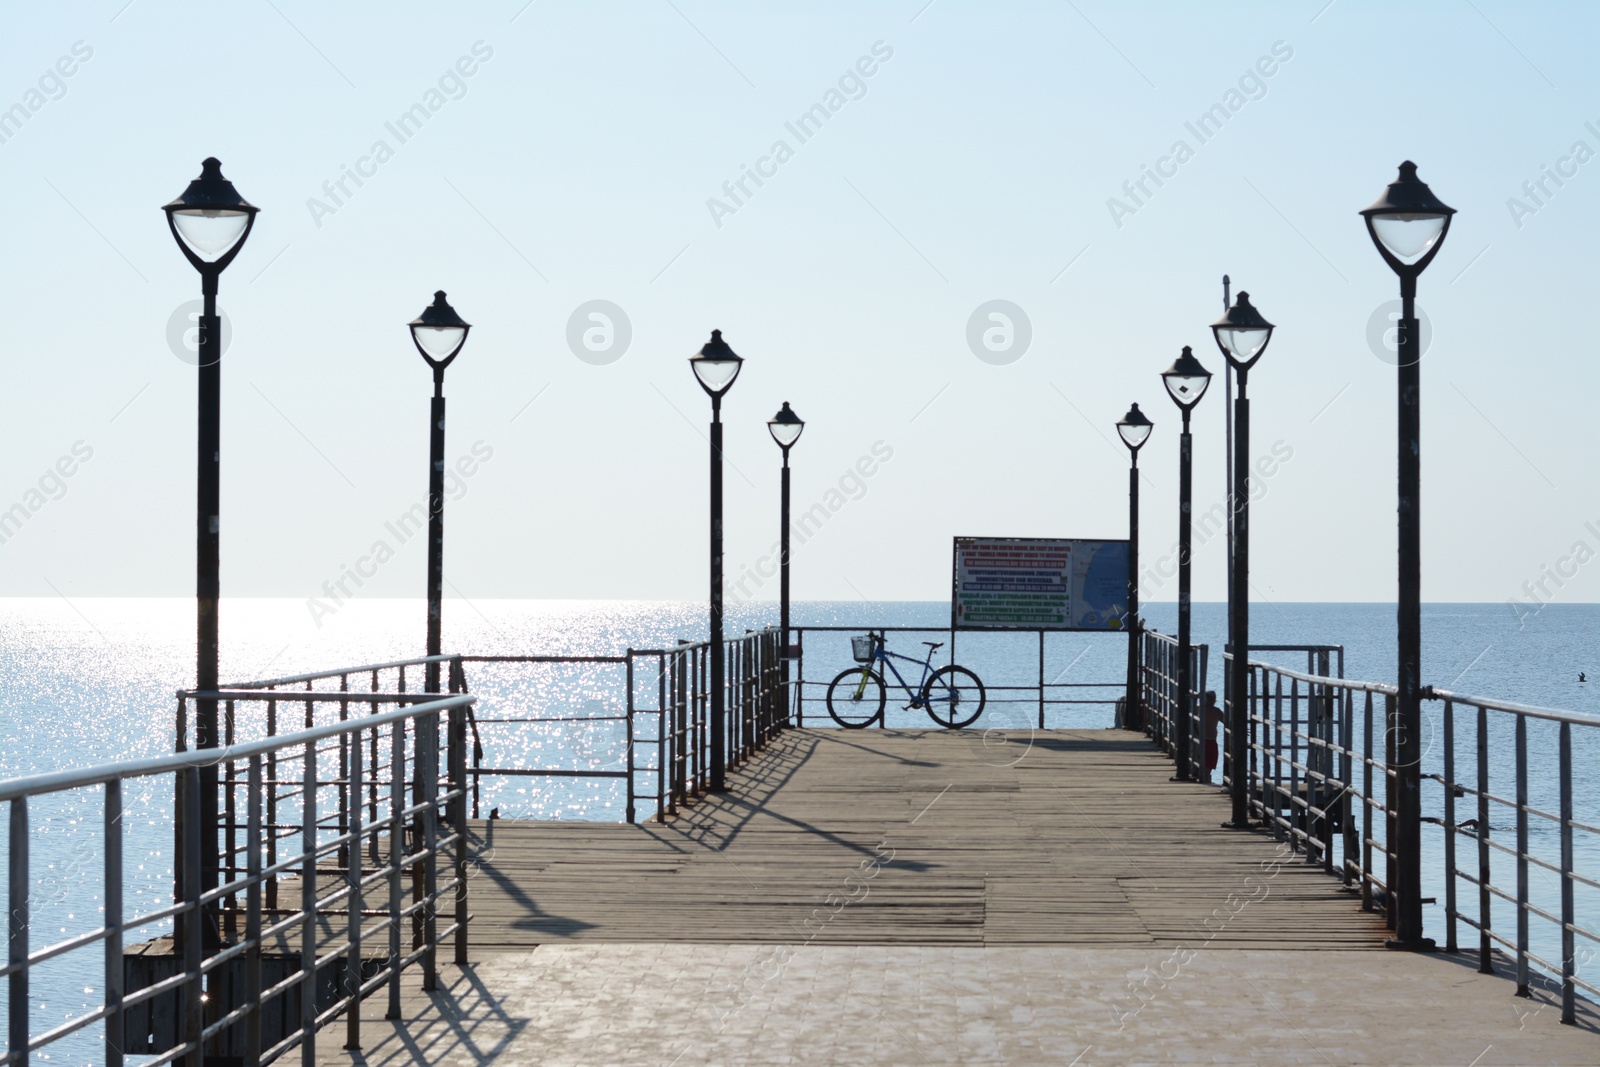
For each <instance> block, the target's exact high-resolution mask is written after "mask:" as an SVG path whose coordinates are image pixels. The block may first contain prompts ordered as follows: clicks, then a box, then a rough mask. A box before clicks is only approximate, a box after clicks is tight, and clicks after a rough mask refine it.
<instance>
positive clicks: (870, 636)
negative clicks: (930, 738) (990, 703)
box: [828, 632, 986, 730]
mask: <svg viewBox="0 0 1600 1067" xmlns="http://www.w3.org/2000/svg"><path fill="white" fill-rule="evenodd" d="M922 643H923V644H924V645H927V646H928V658H927V659H926V660H917V659H913V658H912V657H910V656H903V655H901V654H900V653H898V652H890V651H889V650H888V649H887V648H886V647H884V646H885V641H884V635H883V634H881V633H871V632H869V633H867V634H866V635H865V636H859V637H852V638H851V639H850V649H851V652H852V653H853V654H854V656H855V661H856V662H857V663H859V664H861V666H859V667H848V668H846V669H845V670H842V671H840V672H839V676H838V677H837V678H835V679H834V680H833V681H832V683H830V684H829V686H828V714H829V715H831V716H833V721H834V722H836V723H838V724H839V725H840V726H843V727H844V728H845V729H846V730H863V729H865V728H866V727H868V726H871V725H872V724H873V723H874V722H877V721H879V720H880V719H882V717H883V707H884V702H885V700H886V699H887V687H886V686H885V685H884V681H883V674H882V673H881V672H880V671H876V670H873V664H874V663H882V664H883V665H885V666H887V667H888V668H889V671H890V672H891V673H892V674H893V675H894V677H895V681H897V682H899V683H900V688H901V689H904V690H905V692H906V696H907V697H909V698H910V703H909V704H907V705H906V706H907V708H908V709H915V708H921V709H923V710H924V711H926V712H927V713H928V717H929V718H931V719H932V720H933V721H934V722H936V723H938V724H939V725H940V726H943V727H944V728H945V729H947V730H959V729H961V728H962V727H963V726H970V725H971V724H972V723H973V721H975V720H976V719H977V718H978V716H979V715H982V714H983V705H984V701H985V699H986V697H985V694H984V690H983V683H982V682H980V681H979V680H978V676H977V675H976V674H973V673H972V672H971V671H969V670H967V668H965V667H958V666H956V665H955V664H953V663H952V664H950V665H949V666H946V667H940V668H939V669H938V670H934V668H933V654H934V653H935V652H937V651H938V650H939V649H940V648H942V647H943V646H944V642H943V641H924V642H922ZM897 659H900V660H905V661H906V662H907V663H915V664H917V665H918V666H920V667H921V668H922V678H921V680H920V681H919V682H918V683H917V688H916V689H914V690H913V689H912V688H911V686H910V685H909V684H907V682H906V680H905V678H904V677H902V676H901V674H900V671H899V669H898V668H897V667H895V665H894V662H893V661H894V660H897Z"/></svg>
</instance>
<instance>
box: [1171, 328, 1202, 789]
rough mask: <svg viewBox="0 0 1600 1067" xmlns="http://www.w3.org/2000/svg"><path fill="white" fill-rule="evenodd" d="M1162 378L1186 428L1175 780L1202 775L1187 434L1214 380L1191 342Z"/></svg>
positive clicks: (1181, 453)
mask: <svg viewBox="0 0 1600 1067" xmlns="http://www.w3.org/2000/svg"><path fill="white" fill-rule="evenodd" d="M1161 382H1162V384H1163V385H1165V386H1166V387H1167V395H1168V396H1170V397H1172V402H1173V403H1174V404H1177V405H1178V410H1179V411H1181V412H1183V432H1182V434H1180V435H1179V437H1178V737H1177V751H1178V760H1177V762H1178V773H1177V774H1176V775H1175V776H1174V777H1175V778H1176V780H1177V781H1180V782H1188V781H1192V780H1193V779H1195V778H1197V777H1199V776H1200V772H1199V769H1198V768H1195V769H1194V770H1193V772H1192V773H1191V767H1192V766H1193V763H1194V752H1193V750H1192V743H1191V741H1190V737H1191V730H1192V729H1193V725H1192V719H1193V716H1194V691H1193V690H1194V681H1193V679H1192V678H1190V676H1189V657H1190V655H1191V650H1190V640H1189V583H1190V567H1191V563H1192V560H1190V558H1189V554H1190V546H1191V544H1192V543H1193V532H1194V531H1193V522H1192V502H1193V498H1194V477H1193V473H1194V470H1193V468H1194V442H1193V438H1191V437H1190V436H1189V413H1190V412H1192V411H1193V410H1194V407H1195V405H1196V404H1198V403H1200V398H1201V397H1202V396H1205V394H1206V387H1207V386H1209V385H1210V384H1211V372H1210V371H1208V370H1206V369H1205V367H1203V366H1201V365H1200V361H1199V360H1198V359H1195V358H1194V352H1193V351H1192V350H1190V348H1189V346H1188V345H1184V346H1183V352H1182V354H1180V355H1179V356H1178V358H1177V359H1176V360H1175V361H1174V362H1173V364H1172V366H1170V367H1168V368H1167V369H1166V370H1164V371H1162V372H1161Z"/></svg>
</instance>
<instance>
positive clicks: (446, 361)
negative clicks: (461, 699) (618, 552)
mask: <svg viewBox="0 0 1600 1067" xmlns="http://www.w3.org/2000/svg"><path fill="white" fill-rule="evenodd" d="M409 325H410V329H411V342H412V343H413V344H415V345H416V346H417V351H418V352H420V353H422V358H423V359H425V360H427V361H428V366H430V367H432V368H433V406H432V408H431V410H430V412H429V417H428V652H427V654H428V655H429V656H430V657H431V656H437V655H439V654H440V629H441V621H442V620H441V614H442V608H443V601H444V369H445V368H446V367H448V366H449V365H450V363H451V361H453V360H454V359H455V358H456V356H458V355H460V353H461V346H462V345H465V344H466V343H467V332H468V331H469V330H471V329H472V326H471V324H470V323H468V322H466V321H465V320H463V319H462V318H461V316H460V315H457V314H456V309H455V308H453V307H451V306H450V302H449V301H448V300H446V299H445V297H444V291H443V290H440V291H439V292H436V293H434V294H433V303H431V304H429V305H428V306H427V307H425V308H423V309H422V314H420V315H418V316H417V317H416V318H414V319H412V320H411V322H410V324H409ZM426 678H427V683H426V685H425V687H424V688H425V690H426V691H427V692H429V693H437V692H439V691H440V689H439V664H438V661H437V660H430V661H429V663H428V666H427V671H426Z"/></svg>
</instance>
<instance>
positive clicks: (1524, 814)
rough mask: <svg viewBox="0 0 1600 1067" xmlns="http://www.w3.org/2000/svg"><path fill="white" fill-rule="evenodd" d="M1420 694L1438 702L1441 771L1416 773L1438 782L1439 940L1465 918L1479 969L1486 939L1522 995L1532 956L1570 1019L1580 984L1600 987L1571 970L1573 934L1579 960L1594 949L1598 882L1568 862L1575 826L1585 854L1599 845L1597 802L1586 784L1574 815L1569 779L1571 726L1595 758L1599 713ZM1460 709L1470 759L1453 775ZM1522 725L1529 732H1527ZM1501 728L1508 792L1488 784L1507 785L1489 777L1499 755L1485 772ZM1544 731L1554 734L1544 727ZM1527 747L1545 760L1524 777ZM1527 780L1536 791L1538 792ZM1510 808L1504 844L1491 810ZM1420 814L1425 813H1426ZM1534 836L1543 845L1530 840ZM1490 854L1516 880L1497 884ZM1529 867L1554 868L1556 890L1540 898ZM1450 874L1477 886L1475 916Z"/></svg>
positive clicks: (1486, 953)
mask: <svg viewBox="0 0 1600 1067" xmlns="http://www.w3.org/2000/svg"><path fill="white" fill-rule="evenodd" d="M1424 696H1425V697H1426V698H1428V699H1432V700H1439V701H1442V702H1443V709H1442V720H1443V721H1442V723H1441V726H1442V731H1443V745H1444V749H1443V753H1442V757H1443V758H1442V761H1441V763H1442V766H1441V767H1440V771H1439V773H1437V774H1425V776H1424V777H1425V779H1431V780H1434V781H1437V782H1439V783H1440V785H1441V787H1442V792H1443V802H1442V813H1441V815H1440V818H1439V822H1440V826H1441V830H1442V832H1443V836H1444V869H1445V884H1444V891H1445V916H1446V930H1447V933H1446V948H1447V949H1448V950H1449V951H1452V952H1454V951H1456V950H1457V941H1456V926H1457V924H1458V923H1465V924H1466V925H1467V926H1468V927H1470V928H1472V929H1475V930H1477V931H1478V969H1479V970H1480V971H1483V972H1484V973H1493V963H1492V956H1491V949H1492V948H1493V946H1494V945H1499V946H1500V947H1501V948H1503V949H1505V950H1506V951H1508V952H1510V953H1511V954H1512V955H1513V958H1514V960H1515V970H1516V982H1517V992H1518V994H1519V995H1521V996H1527V995H1529V983H1530V973H1529V969H1530V966H1537V967H1539V968H1541V969H1543V970H1544V971H1545V972H1546V973H1547V974H1548V975H1550V976H1551V977H1553V978H1556V979H1558V980H1559V982H1560V987H1561V1021H1562V1022H1564V1023H1571V1022H1573V1021H1575V1015H1576V1002H1577V991H1578V989H1580V988H1581V989H1585V990H1587V991H1588V992H1589V993H1591V994H1596V995H1600V988H1597V987H1596V986H1595V985H1592V984H1590V983H1589V982H1585V981H1583V980H1582V979H1580V978H1579V977H1578V966H1579V955H1580V951H1579V948H1578V944H1577V939H1578V938H1580V937H1581V938H1583V939H1584V941H1585V945H1584V949H1583V952H1582V955H1583V960H1584V962H1587V961H1588V960H1589V959H1592V958H1593V957H1594V955H1595V949H1594V947H1593V946H1595V945H1596V944H1600V930H1597V929H1596V927H1595V925H1594V923H1595V913H1596V911H1600V892H1597V891H1600V881H1596V880H1595V879H1594V878H1593V877H1590V876H1586V875H1582V874H1579V873H1578V872H1577V870H1576V869H1575V866H1576V865H1575V855H1576V853H1577V851H1578V850H1577V841H1576V840H1575V838H1576V835H1578V834H1580V833H1581V834H1584V835H1587V836H1586V837H1585V838H1584V840H1585V842H1586V844H1587V845H1588V846H1589V847H1586V848H1585V849H1584V850H1583V852H1584V855H1585V856H1589V857H1592V856H1593V855H1594V854H1595V852H1594V849H1595V848H1596V847H1600V826H1597V825H1595V823H1600V805H1597V804H1596V802H1595V796H1594V792H1593V790H1592V789H1589V790H1586V791H1584V792H1583V793H1582V794H1581V795H1582V797H1583V799H1584V800H1585V801H1586V802H1587V803H1586V805H1585V807H1586V811H1585V812H1584V814H1585V816H1586V817H1587V819H1588V820H1589V821H1583V820H1580V819H1579V818H1577V817H1576V816H1575V810H1574V809H1575V794H1574V791H1573V784H1572V764H1573V751H1574V738H1573V727H1577V728H1578V729H1579V731H1580V734H1579V736H1580V737H1581V738H1582V740H1581V741H1579V742H1577V744H1578V746H1579V747H1582V748H1583V749H1584V750H1585V751H1586V753H1587V754H1588V755H1589V756H1590V757H1591V760H1590V761H1587V762H1586V764H1585V765H1586V766H1593V765H1594V763H1593V762H1592V757H1593V756H1594V755H1596V754H1600V719H1595V718H1593V717H1589V716H1583V715H1574V714H1571V713H1569V712H1564V711H1556V710H1553V709H1550V708H1539V707H1533V706H1531V705H1527V704H1514V703H1511V702H1510V701H1505V700H1492V699H1489V698H1487V697H1477V696H1468V695H1465V694H1462V693H1452V692H1450V691H1448V690H1444V689H1433V688H1430V689H1428V690H1426V691H1425V693H1424ZM1458 710H1465V711H1468V712H1470V719H1469V722H1468V723H1466V724H1460V725H1465V726H1466V731H1465V732H1467V733H1469V734H1470V735H1471V740H1470V741H1469V742H1467V744H1466V745H1464V746H1463V747H1465V748H1467V750H1468V751H1469V752H1472V753H1473V757H1474V758H1473V759H1472V760H1471V761H1470V763H1469V764H1468V767H1467V769H1466V772H1465V773H1464V774H1461V775H1459V776H1458V774H1457V765H1456V737H1457V731H1458V724H1457V722H1456V712H1457V711H1458ZM1530 731H1533V733H1534V736H1533V737H1531V738H1530ZM1507 733H1509V734H1510V737H1509V741H1510V743H1511V746H1512V752H1511V756H1510V760H1511V764H1512V769H1511V773H1510V777H1511V779H1512V789H1513V790H1514V795H1513V796H1510V797H1507V796H1504V795H1502V793H1501V792H1497V791H1496V790H1504V788H1505V787H1504V785H1497V784H1496V782H1497V781H1499V782H1503V781H1504V779H1505V777H1506V776H1507V775H1506V773H1505V772H1506V767H1505V760H1504V758H1502V759H1501V760H1500V761H1499V767H1498V770H1499V771H1500V774H1499V775H1494V774H1493V773H1492V771H1493V768H1492V764H1493V763H1494V762H1495V761H1493V760H1491V758H1490V748H1491V745H1493V746H1495V747H1496V750H1497V751H1499V752H1504V751H1505V750H1504V748H1503V747H1500V746H1502V745H1504V744H1505V742H1506V741H1507V740H1508V738H1507V737H1506V734H1507ZM1552 734H1553V735H1554V737H1553V738H1552V737H1551V736H1550V735H1552ZM1497 735H1498V736H1497ZM1540 735H1542V736H1540ZM1551 740H1554V742H1555V746H1554V747H1555V764H1556V767H1555V770H1556V773H1555V776H1554V779H1553V781H1552V777H1551V775H1550V773H1549V766H1548V762H1549V755H1550V750H1549V742H1550V741H1551ZM1541 742H1543V744H1541ZM1534 749H1538V750H1539V751H1540V752H1541V753H1542V754H1543V756H1544V757H1545V763H1546V766H1545V767H1544V768H1543V772H1542V773H1539V774H1537V775H1536V776H1535V780H1534V781H1533V782H1530V779H1529V772H1528V759H1529V755H1530V753H1531V752H1532V751H1533V750H1534ZM1552 785H1553V786H1554V788H1553V789H1552V788H1551V786H1552ZM1530 787H1532V788H1530ZM1534 789H1537V790H1538V792H1539V793H1541V794H1543V795H1541V796H1537V797H1536V796H1535V795H1534ZM1552 794H1553V795H1552ZM1467 798H1472V799H1471V801H1470V802H1471V805H1472V806H1471V810H1472V817H1471V818H1469V819H1467V820H1465V821H1464V822H1458V821H1457V812H1456V801H1457V800H1462V799H1467ZM1541 805H1542V806H1541ZM1546 807H1553V808H1554V809H1555V811H1553V812H1552V811H1548V810H1545V808H1546ZM1508 811H1509V812H1510V813H1511V814H1512V815H1513V817H1514V819H1515V827H1514V830H1513V834H1514V837H1513V839H1512V844H1509V845H1508V844H1506V843H1504V842H1503V841H1500V840H1496V838H1495V835H1494V830H1495V829H1496V827H1495V824H1494V816H1495V815H1496V814H1497V813H1503V812H1508ZM1535 820H1536V821H1535ZM1424 821H1431V820H1428V819H1427V818H1426V817H1425V818H1424ZM1541 827H1543V828H1554V830H1555V835H1554V837H1555V843H1554V848H1552V847H1551V844H1550V840H1551V835H1550V834H1548V833H1536V832H1535V831H1536V829H1538V828H1541ZM1502 829H1503V827H1502ZM1458 836H1465V837H1468V838H1471V839H1472V840H1473V841H1474V842H1475V844H1476V846H1477V847H1476V848H1470V849H1469V855H1470V857H1471V858H1470V866H1469V867H1467V868H1466V869H1463V868H1461V867H1459V866H1458V865H1457V862H1456V858H1457V842H1456V838H1457V837H1458ZM1536 842H1537V843H1538V844H1540V845H1542V846H1543V847H1542V848H1539V847H1535V843H1536ZM1552 852H1553V853H1554V854H1553V855H1552ZM1497 855H1498V856H1500V857H1501V858H1502V866H1501V868H1500V869H1501V871H1502V872H1503V871H1504V863H1506V862H1509V863H1510V864H1511V866H1512V868H1513V869H1514V871H1515V877H1516V888H1515V889H1514V890H1507V889H1505V888H1503V887H1501V886H1499V885H1496V884H1495V881H1494V874H1495V867H1494V857H1495V856H1497ZM1534 874H1539V875H1541V877H1543V878H1544V879H1545V880H1546V882H1547V883H1548V879H1549V877H1550V876H1551V875H1554V876H1555V878H1556V879H1557V880H1558V881H1557V882H1556V884H1555V887H1554V888H1555V893H1554V894H1551V895H1554V896H1555V897H1556V898H1557V899H1556V900H1554V901H1548V900H1545V899H1543V896H1542V895H1541V894H1540V893H1539V892H1537V891H1536V890H1537V887H1536V886H1535V884H1534V882H1533V880H1532V878H1531V875H1534ZM1458 882H1459V883H1465V884H1466V885H1467V886H1468V887H1469V889H1468V891H1469V892H1471V891H1472V890H1473V889H1475V890H1476V896H1477V898H1478V899H1477V901H1476V903H1477V907H1476V909H1474V910H1475V911H1476V916H1475V917H1474V915H1473V914H1470V913H1468V912H1465V911H1462V910H1460V909H1459V908H1458V906H1457V905H1458V900H1457V883H1458ZM1580 891H1582V892H1583V894H1584V896H1585V897H1586V902H1587V903H1588V904H1589V905H1590V906H1591V908H1592V909H1593V910H1591V911H1590V912H1589V920H1588V921H1589V925H1587V926H1585V925H1583V924H1581V923H1580V922H1579V920H1578V894H1579V892H1580ZM1496 900H1499V901H1502V902H1504V903H1506V904H1509V905H1511V907H1512V909H1513V918H1514V920H1515V923H1516V933H1515V935H1514V937H1510V938H1508V937H1505V936H1503V935H1502V934H1500V933H1498V932H1497V931H1496V930H1495V927H1494V915H1493V913H1494V902H1495V901H1496ZM1534 919H1538V920H1540V921H1541V922H1543V923H1546V924H1552V925H1553V927H1554V932H1555V933H1558V934H1559V936H1560V954H1561V958H1560V960H1559V961H1552V960H1550V959H1547V958H1545V957H1544V956H1542V955H1540V954H1539V953H1538V952H1536V951H1535V950H1534V946H1533V943H1532V941H1531V939H1530V930H1529V926H1530V922H1531V921H1532V920H1534Z"/></svg>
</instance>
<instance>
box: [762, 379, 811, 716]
mask: <svg viewBox="0 0 1600 1067" xmlns="http://www.w3.org/2000/svg"><path fill="white" fill-rule="evenodd" d="M805 428H806V423H805V420H804V419H802V418H801V417H800V416H798V415H796V414H795V413H794V410H793V409H792V408H790V407H789V402H788V401H787V400H785V401H784V402H783V407H781V408H779V409H778V413H777V414H776V415H774V416H772V418H770V419H768V420H767V432H768V433H770V434H772V439H773V440H774V441H776V442H778V447H779V448H781V449H783V479H782V483H781V486H782V487H781V489H780V492H779V497H780V502H779V506H778V513H779V514H778V629H779V630H780V631H781V635H780V636H781V638H782V641H783V652H782V656H783V658H782V661H781V662H782V666H781V667H780V668H779V670H780V672H781V674H780V677H779V681H780V683H781V684H782V686H783V713H784V718H785V719H787V718H788V715H789V449H791V448H793V447H794V443H795V442H796V441H798V440H800V434H801V433H802V432H804V430H805Z"/></svg>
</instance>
